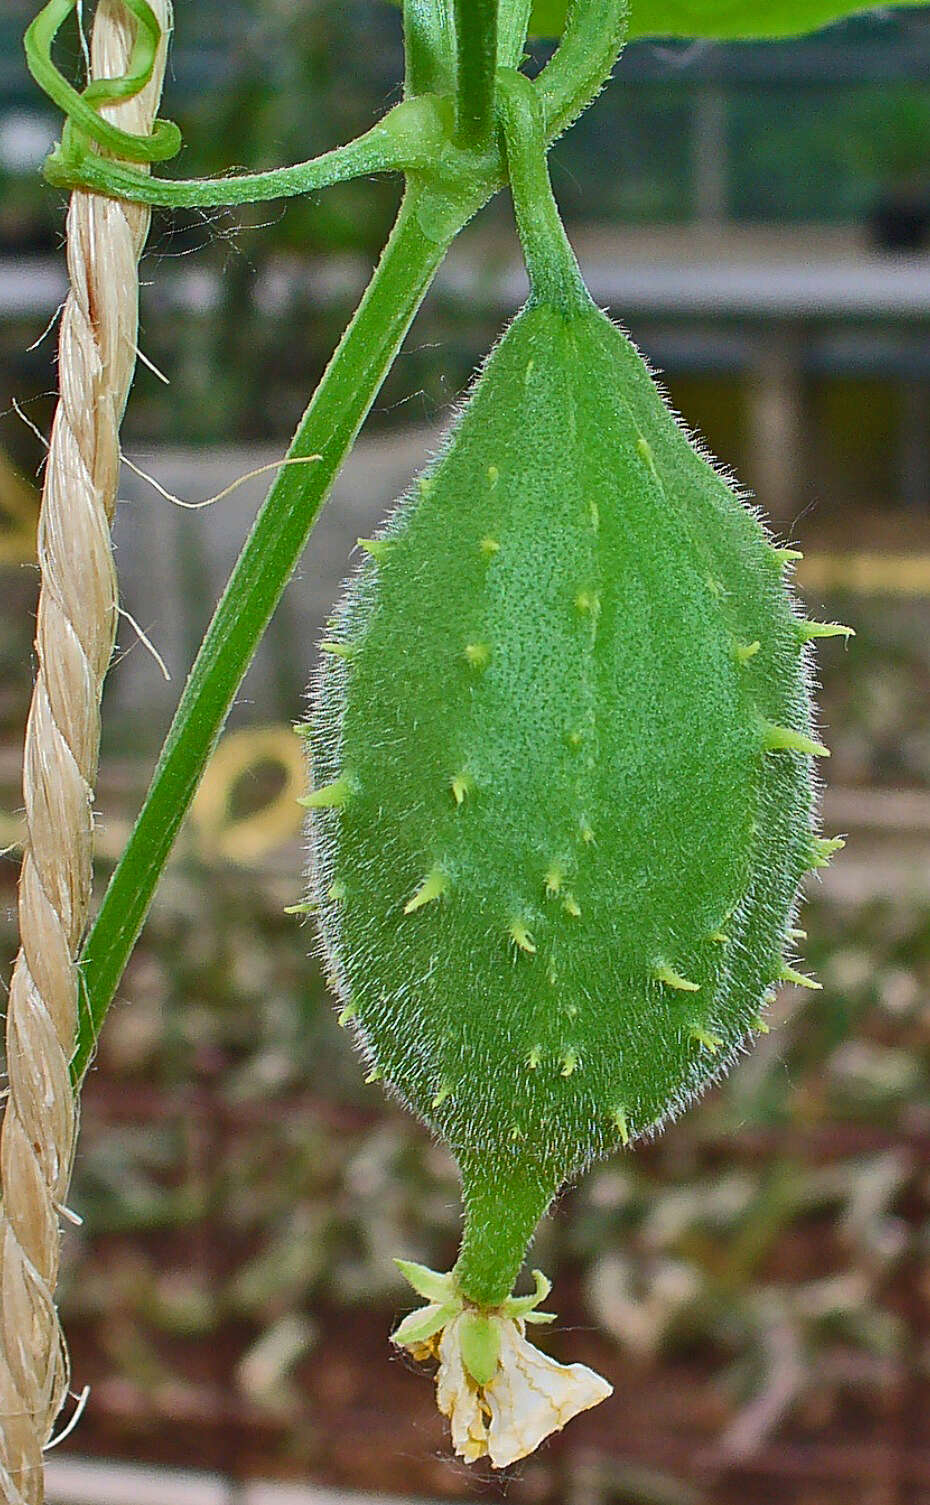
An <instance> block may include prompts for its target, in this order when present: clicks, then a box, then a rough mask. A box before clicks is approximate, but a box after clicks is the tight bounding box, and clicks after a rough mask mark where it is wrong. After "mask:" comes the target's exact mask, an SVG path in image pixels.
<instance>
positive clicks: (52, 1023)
mask: <svg viewBox="0 0 930 1505" xmlns="http://www.w3.org/2000/svg"><path fill="white" fill-rule="evenodd" d="M151 5H152V9H153V10H154V12H155V14H156V16H157V18H158V21H159V23H160V25H161V27H162V45H161V49H160V52H159V57H158V60H157V64H156V67H155V69H154V71H153V74H152V77H151V79H150V81H149V83H148V84H147V85H146V87H145V88H144V89H143V90H142V91H141V92H140V93H139V94H137V95H136V96H135V97H134V98H132V99H128V100H125V101H124V102H122V103H121V104H119V105H114V106H108V107H107V108H106V109H105V110H104V111H103V112H102V113H104V114H105V116H106V118H107V119H108V120H111V121H112V122H113V123H114V124H116V125H119V126H120V127H122V128H123V129H124V130H128V131H133V132H135V133H137V134H139V135H147V134H148V133H149V132H150V131H151V129H152V123H153V121H154V119H155V114H156V110H157V105H158V100H159V97H160V94H161V84H162V79H163V76H164V63H165V58H164V48H165V37H166V36H167V32H168V29H169V25H170V9H169V5H168V0H151ZM135 26H136V23H135V21H134V20H133V18H132V16H131V15H130V13H129V11H128V10H126V9H125V7H124V6H123V5H122V3H121V0H99V3H98V5H97V9H96V13H95V17H94V26H93V34H92V38H91V74H92V76H93V77H94V78H116V77H120V76H122V75H124V74H125V73H126V72H127V69H128V65H129V60H130V56H131V52H132V44H133V39H134V36H135ZM149 217H150V216H149V211H148V210H147V209H146V208H143V207H142V206H140V205H135V204H125V203H120V202H117V201H116V200H113V199H108V198H103V197H100V196H97V195H93V194H88V193H83V192H78V193H74V194H73V195H72V197H71V201H70V205H69V208H68V218H67V259H68V272H69V276H70V280H71V289H70V292H69V295H68V299H67V302H66V303H65V306H64V310H63V314H62V324H61V337H60V343H59V377H60V400H59V404H58V408H57V411H56V413H55V418H54V422H53V425H52V436H51V442H50V446H49V452H48V463H47V470H46V477H45V489H44V494H43V498H42V510H41V514H40V519H39V564H40V568H41V589H40V595H39V606H38V617H37V633H36V658H37V672H36V682H35V689H34V693H33V698H32V705H31V708H30V712H29V720H28V723H27V727H26V743H25V751H24V760H23V798H24V804H25V810H26V828H27V839H26V843H25V854H24V857H23V866H22V873H21V877H20V890H19V922H20V937H21V949H20V952H19V954H18V956H17V958H16V962H15V965H14V970H13V976H12V980H11V983H10V995H9V1004H8V1010H7V1025H6V1052H7V1071H8V1074H9V1087H10V1090H9V1098H8V1102H7V1108H6V1113H5V1115H4V1119H3V1126H2V1131H0V1177H2V1188H3V1205H2V1210H0V1492H2V1496H3V1499H4V1500H5V1501H7V1502H8V1505H41V1502H42V1500H43V1498H44V1484H43V1468H42V1458H43V1451H44V1450H45V1448H46V1447H47V1446H48V1443H49V1441H50V1439H51V1436H52V1431H53V1428H54V1425H55V1419H56V1417H57V1416H58V1413H59V1411H60V1409H61V1406H62V1404H63V1402H64V1400H65V1397H66V1394H67V1390H68V1382H69V1365H68V1354H67V1349H66V1346H65V1341H64V1336H63V1334H62V1331H61V1327H60V1324H59V1321H58V1314H57V1312H56V1309H55V1286H56V1282H57V1277H58V1266H59V1259H60V1246H61V1236H60V1217H61V1215H62V1208H63V1207H64V1204H65V1200H66V1197H67V1193H68V1184H69V1181H70V1177H71V1167H72V1162H73V1159H74V1149H75V1140H76V1135H77V1121H78V1115H77V1102H76V1099H75V1095H74V1091H73V1089H72V1084H71V1077H70V1071H69V1064H70V1060H71V1057H72V1054H73V1052H74V1045H75V1037H76V1032H77V1020H78V974H77V960H76V959H77V954H78V950H79V947H80V944H81V939H82V936H83V933H84V929H85V926H86V923H87V915H88V907H89V903H90V892H91V860H92V854H93V811H92V804H93V795H94V783H95V780H96V774H97V755H98V747H99V732H100V723H99V712H100V694H101V688H102V684H103V677H104V675H105V673H106V670H107V666H108V664H109V662H110V657H111V654H112V650H113V639H114V633H115V628H116V621H117V608H118V602H117V587H116V576H115V571H114V567H113V558H112V550H111V544H110V525H111V521H112V516H113V509H114V507H115V505H116V487H117V477H118V473H119V459H120V452H119V426H120V421H121V418H122V414H123V409H124V407H125V404H126V399H127V396H128V394H129V388H130V385H131V382H132V377H133V371H134V369H135V362H136V335H137V321H138V261H139V256H140V254H141V251H142V247H143V245H144V243H145V239H146V236H147V234H148V228H149Z"/></svg>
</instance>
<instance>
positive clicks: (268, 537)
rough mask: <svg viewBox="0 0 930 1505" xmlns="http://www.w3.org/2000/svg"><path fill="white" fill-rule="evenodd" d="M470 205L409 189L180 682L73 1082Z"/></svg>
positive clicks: (107, 922)
mask: <svg viewBox="0 0 930 1505" xmlns="http://www.w3.org/2000/svg"><path fill="white" fill-rule="evenodd" d="M476 207H477V205H476V204H475V203H474V202H473V201H468V202H466V203H465V204H464V205H463V204H461V203H456V204H454V205H453V204H451V203H450V202H449V201H445V200H437V199H436V198H435V196H433V195H431V194H429V193H427V192H422V191H418V190H417V189H415V188H411V189H408V193H407V196H406V197H405V199H404V203H403V205H402V206H401V211H400V214H399V215H398V219H397V223H396V225H395V227H394V231H393V233H392V235H391V238H390V240H389V241H388V244H387V246H386V248H385V251H384V254H383V256H382V258H381V261H380V263H379V265H378V268H377V270H376V272H375V275H374V277H373V278H372V281H371V283H370V285H369V287H368V290H367V292H366V293H365V296H364V298H363V299H362V302H361V304H360V305H359V308H358V311H357V312H356V314H355V317H354V319H353V320H352V323H351V324H350V325H349V327H348V329H347V330H346V333H345V334H344V336H343V338H342V341H341V342H340V344H339V347H338V349H337V350H336V353H335V355H334V356H333V358H332V360H331V362H330V364H329V366H328V368H327V370H326V374H325V375H324V377H323V380H322V382H321V383H320V386H319V387H318V388H317V391H316V393H315V395H314V397H313V399H312V401H311V403H310V406H309V407H308V409H307V411H306V413H305V414H304V417H303V420H302V422H301V425H300V427H299V429H298V430H297V434H296V436H295V438H294V441H293V443H292V445H291V448H290V450H289V452H288V453H289V457H290V458H297V457H304V456H309V455H319V456H320V459H319V463H318V464H308V465H297V466H287V467H285V468H283V469H282V470H281V471H280V472H279V474H278V477H277V479H276V481H275V483H274V485H273V486H272V487H271V490H270V491H269V493H268V496H267V498H266V500H265V502H264V504H263V506H262V508H261V510H260V512H259V513H258V516H257V517H256V519H255V523H254V525H253V527H252V530H251V532H250V534H249V537H248V539H247V541H246V543H245V546H244V548H243V550H242V553H241V555H240V556H239V560H238V562H237V564H236V567H235V569H234V570H233V573H232V575H231V576H230V579H229V582H228V584H227V586H226V589H225V591H224V592H223V595H222V598H221V600H220V602H219V605H218V606H217V608H216V612H215V613H214V616H213V620H212V622H211V623H210V626H209V628H208V630H207V634H206V637H205V638H204V641H203V643H202V645H201V648H200V652H199V653H198V655H197V659H196V661H195V663H194V666H193V668H192V670H191V673H190V677H189V678H188V681H187V684H186V686H185V688H184V693H183V695H182V697H181V701H180V704H179V705H178V709H177V711H176V713H175V717H174V721H173V722H172V726H171V730H170V731H169V733H168V737H167V740H166V742H165V745H164V747H163V749H162V754H161V757H160V759H159V762H158V766H157V768H156V770H155V773H154V776H153V779H152V783H151V786H150V788H149V791H148V794H147V796H146V799H145V803H144V805H143V807H142V811H141V813H140V815H139V818H138V820H137V822H136V825H135V827H134V829H133V832H132V835H131V836H130V838H129V843H128V845H127V847H126V850H125V852H124V853H123V856H122V859H121V861H120V863H119V866H118V867H117V869H116V871H115V872H114V874H113V877H112V879H111V880H110V885H109V887H108V889H107V892H106V895H105V897H104V900H103V904H102V906H101V909H100V912H99V914H98V915H97V918H96V921H95V922H94V925H93V928H92V930H91V931H90V934H89V935H88V937H87V942H86V944H85V946H84V951H83V954H82V958H81V964H82V979H83V1006H82V1009H81V1020H80V1027H79V1033H78V1041H77V1048H76V1051H75V1055H74V1059H73V1062H72V1077H73V1079H74V1081H75V1082H76V1083H78V1082H80V1080H81V1078H82V1076H83V1074H84V1072H85V1070H86V1069H87V1066H88V1063H89V1062H90V1059H91V1056H92V1054H93V1050H94V1045H95V1041H96V1039H97V1035H98V1033H99V1030H100V1026H101V1024H102V1022H103V1018H104V1015H105V1014H106V1012H107V1009H108V1008H109V1005H110V1002H111V1001H112V998H113V996H114V993H115V992H116V989H117V987H118V985H119V981H120V978H121V976H122V974H123V969H124V967H125V966H126V962H127V961H128V959H129V956H130V953H131V951H132V948H133V945H134V943H135V940H136V937H137V936H138V934H139V931H140V929H141V927H142V924H143V921H144V920H145V916H146V914H147V912H148V909H149V905H150V903H151V901H152V896H153V894H154V891H155V887H156V884H157V882H158V879H159V877H160V875H161V872H162V869H163V868H164V865H165V862H166V860H167V857H168V853H169V851H170V849H171V846H172V843H173V841H174V839H175V836H176V835H177V832H178V829H179V827H180V825H181V822H182V821H183V819H184V816H185V815H186V813H187V810H188V808H189V806H190V802H191V799H192V798H193V795H194V791H195V789H196V788H197V784H198V782H199V780H200V777H201V775H202V773H203V770H204V768H205V766H206V763H207V760H208V759H209V757H210V754H211V752H212V750H213V747H214V746H215V743H216V740H217V738H218V736H219V734H220V732H221V730H222V728H223V724H224V722H225V720H226V717H227V715H228V713H229V709H230V706H231V705H232V701H233V698H234V696H235V694H236V690H237V689H238V687H239V684H240V682H241V680H242V677H243V675H244V674H245V671H246V669H247V668H248V665H249V662H250V660H251V658H252V655H253V653H254V652H255V648H256V646H257V644H258V642H259V640H260V638H261V636H262V633H263V632H264V630H265V627H266V626H267V624H268V621H269V619H270V617H271V615H272V612H273V611H274V609H275V606H276V605H277V603H278V600H279V599H280V596H281V593H282V591H283V590H284V587H285V585H286V584H287V582H288V579H289V578H290V575H291V572H292V570H293V568H294V566H295V564H296V563H297V560H298V558H299V557H300V553H301V550H302V549H303V547H304V544H305V543H306V541H307V536H308V534H309V532H310V529H311V528H312V526H313V523H314V521H315V519H316V516H317V513H318V512H319V510H320V508H321V506H322V505H323V502H324V501H325V499H326V495H327V493H328V491H329V489H330V486H331V484H332V482H333V480H334V478H335V476H336V473H337V471H338V470H339V467H340V465H341V464H342V461H343V459H344V458H345V455H346V454H347V452H348V450H349V448H350V447H351V445H352V442H353V440H354V439H355V436H356V434H357V433H358V430H359V428H360V426H361V424H362V421H363V419H364V418H365V415H366V414H367V412H368V409H369V408H370V406H371V404H372V402H373V400H374V398H375V396H376V394H377V392H378V389H379V387H380V386H381V382H382V381H383V379H384V376H385V374H386V372H387V370H388V368H389V367H390V365H391V362H392V361H393V359H394V357H395V355H396V353H397V351H398V349H399V347H400V344H401V342H402V340H403V338H404V336H405V334H406V332H407V330H408V328H409V327H410V323H411V321H412V319H413V316H414V314H415V313H416V311H417V309H418V308H419V306H420V303H421V301H422V299H423V296H424V294H425V293H426V290H427V288H428V287H429V284H430V282H431V281H432V278H433V276H434V274H435V272H436V269H437V267H438V266H439V264H440V262H441V261H442V258H443V256H444V254H445V251H446V249H447V247H448V245H449V243H450V241H451V240H452V238H453V236H454V235H455V234H456V233H457V231H458V230H459V229H460V228H461V226H462V224H463V223H464V222H465V221H466V220H467V219H468V218H469V217H470V215H471V213H472V212H473V211H474V209H475V208H476Z"/></svg>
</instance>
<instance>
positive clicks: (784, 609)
mask: <svg viewBox="0 0 930 1505" xmlns="http://www.w3.org/2000/svg"><path fill="white" fill-rule="evenodd" d="M366 548H367V551H368V552H367V557H366V558H365V561H364V563H363V564H362V566H361V568H360V570H359V571H358V572H357V573H356V575H355V576H354V577H353V579H352V580H351V581H350V582H349V584H348V587H347V589H346V593H345V595H344V598H343V600H342V603H341V605H340V606H339V608H338V610H337V612H336V615H335V617H334V619H333V622H332V624H331V632H330V635H329V641H328V643H326V644H324V648H325V649H327V650H328V651H327V652H325V653H324V656H323V662H322V668H321V669H320V671H319V674H318V676H317V679H316V682H315V686H314V690H313V697H312V711H311V716H310V720H309V726H308V735H309V740H310V748H311V758H312V779H313V793H311V795H310V796H309V797H308V800H307V803H308V805H310V806H311V817H310V833H311V842H312V854H313V856H312V874H311V883H312V895H311V897H312V898H313V899H314V900H315V901H316V902H317V904H318V905H319V911H320V925H321V933H322V937H323V945H324V949H325V954H326V957H327V959H328V962H329V965H330V969H331V972H332V974H333V975H334V977H335V979H336V982H337V985H338V989H339V992H340V994H341V996H342V1001H343V1005H344V1013H345V1014H346V1016H347V1017H351V1021H352V1026H353V1028H354V1030H355V1031H356V1033H357V1038H358V1042H359V1044H360V1046H361V1048H362V1050H363V1051H364V1053H365V1055H366V1057H367V1059H368V1060H369V1062H370V1065H371V1068H372V1072H373V1074H376V1075H378V1076H380V1077H382V1078H383V1079H384V1081H385V1083H386V1084H387V1085H388V1086H389V1087H390V1088H391V1089H392V1090H393V1091H394V1092H396V1093H397V1094H398V1095H399V1096H400V1097H401V1098H402V1099H403V1100H404V1101H405V1102H407V1103H408V1104H409V1105H410V1106H411V1107H412V1108H413V1110H414V1111H415V1112H416V1113H418V1114H419V1115H420V1117H421V1118H422V1119H424V1120H425V1121H426V1122H427V1123H428V1124H429V1125H430V1126H431V1127H432V1128H433V1129H434V1130H435V1131H436V1132H437V1133H438V1134H439V1135H440V1136H441V1137H442V1138H443V1139H444V1140H445V1141H446V1143H447V1144H448V1145H449V1146H450V1147H451V1149H452V1151H453V1152H454V1154H455V1156H456V1158H457V1160H458V1162H459V1165H460V1168H461V1171H462V1178H463V1186H464V1194H465V1203H466V1230H465V1238H464V1244H463V1251H462V1255H461V1258H460V1261H459V1265H458V1266H457V1267H456V1274H457V1279H458V1283H459V1287H460V1289H461V1291H462V1292H463V1293H464V1296H465V1297H466V1298H467V1299H468V1300H470V1301H472V1302H474V1303H476V1305H478V1306H479V1307H482V1308H491V1307H493V1306H495V1304H498V1303H500V1302H501V1301H503V1300H504V1299H505V1297H506V1296H507V1295H508V1293H509V1292H510V1289H511V1286H512V1284H513V1280H514V1278H515V1276H516V1273H517V1271H518V1269H519V1267H520V1264H521V1262H522V1258H523V1254H524V1251H525V1247H526V1245H527V1243H528V1241H529V1239H530V1238H531V1236H532V1233H533V1229H534V1228H535V1225H536V1223H537V1221H538V1219H539V1217H540V1216H541V1215H542V1213H543V1212H544V1211H545V1208H546V1207H547V1205H548V1203H549V1202H550V1200H551V1198H552V1197H553V1196H554V1194H555V1193H556V1192H557V1190H558V1188H559V1187H560V1186H561V1185H562V1184H563V1183H564V1182H565V1181H566V1180H567V1179H568V1178H569V1177H571V1176H573V1175H574V1174H576V1173H577V1172H578V1171H579V1170H580V1169H581V1168H583V1167H584V1166H585V1164H586V1163H587V1162H589V1161H590V1160H591V1159H592V1158H593V1157H595V1156H599V1155H603V1154H604V1153H606V1152H608V1151H610V1150H612V1149H614V1148H615V1147H617V1146H619V1145H621V1144H626V1143H627V1142H628V1141H629V1140H631V1139H632V1138H634V1137H636V1136H639V1135H642V1134H646V1133H648V1132H650V1131H653V1130H655V1129H656V1128H657V1127H658V1126H660V1125H661V1124H662V1122H663V1121H664V1120H665V1119H667V1118H668V1117H669V1116H670V1115H674V1114H676V1113H677V1112H679V1111H680V1110H681V1109H682V1108H683V1107H684V1106H685V1105H686V1104H687V1103H688V1101H689V1100H690V1099H691V1098H692V1097H693V1096H694V1094H695V1093H697V1092H698V1091H700V1089H701V1088H702V1087H704V1086H705V1085H706V1084H707V1083H708V1082H709V1081H710V1080H712V1079H713V1078H714V1077H715V1076H717V1075H719V1074H720V1072H721V1071H722V1070H723V1069H724V1068H725V1067H726V1066H727V1064H728V1063H729V1062H730V1061H731V1060H732V1059H733V1057H734V1056H735V1055H736V1054H737V1052H738V1051H739V1050H740V1048H741V1046H742V1045H743V1043H744V1042H745V1041H747V1040H748V1038H749V1037H750V1036H751V1035H752V1033H753V1031H754V1030H757V1029H758V1028H760V1027H761V1017H760V1010H762V1009H763V1008H764V1005H765V1002H766V1000H767V998H768V996H769V994H770V991H771V989H772V987H773V985H774V984H775V983H776V982H777V981H778V980H779V978H780V977H782V976H784V975H785V972H786V962H785V952H786V948H788V947H790V936H791V926H792V922H793V911H794V908H795V903H796V896H797V892H798V885H799V883H800V880H801V878H802V875H803V874H804V872H805V870H806V869H808V868H810V867H811V866H813V865H815V864H816V861H817V853H818V851H819V848H818V846H817V844H816V841H815V837H814V834H813V807H814V799H813V792H812V778H811V766H812V757H813V756H814V755H816V754H818V753H825V752H826V749H824V748H822V747H821V746H820V745H819V743H818V742H817V741H816V739H815V738H814V735H813V732H812V726H811V704H810V697H809V691H808V672H807V662H806V659H807V652H808V650H807V648H806V643H807V640H808V639H809V638H810V637H811V636H812V635H813V633H814V630H815V629H813V627H812V626H811V625H809V624H805V623H804V622H802V621H801V620H800V618H799V616H798V613H797V611H796V609H795V606H794V603H793V600H792V597H791V594H790V591H789V589H788V587H787V585H786V582H785V578H784V577H785V571H786V568H787V564H788V561H787V560H786V558H785V551H779V550H778V549H776V548H775V547H774V546H773V544H772V542H771V540H770V538H769V537H768V536H767V534H766V532H765V530H764V529H763V527H762V525H761V524H760V522H759V521H758V519H757V517H756V516H755V515H754V513H753V512H752V511H751V510H750V509H749V508H748V507H747V506H746V505H745V504H744V503H743V501H742V500H741V499H740V498H739V496H738V495H737V494H736V493H735V492H734V490H733V489H732V487H731V486H730V485H729V484H728V483H727V481H726V480H725V479H724V478H723V477H722V476H721V475H720V474H719V473H718V472H717V471H715V470H714V468H713V466H712V465H711V464H710V463H709V461H708V460H707V459H706V458H705V456H704V455H703V454H702V453H701V452H700V450H699V449H698V448H697V447H696V446H695V445H694V444H693V443H692V442H691V441H690V440H689V438H688V436H687V435H686V434H685V432H684V431H683V429H682V428H681V427H680V426H679V424H678V423H677V422H676V420H675V418H674V416H673V415H672V414H671V413H670V411H669V409H668V408H667V406H666V404H665V403H664V401H663V399H662V397H661V395H660V393H659V391H658V390H657V388H656V386H655V384H654V382H653V380H652V378H651V377H650V375H649V372H648V371H647V369H646V367H645V365H644V364H643V362H642V360H641V359H640V357H639V355H638V353H637V352H636V351H635V349H634V348H633V346H632V345H631V344H630V342H629V341H628V340H627V339H626V337H625V336H624V335H623V334H622V333H621V331H620V330H619V329H617V328H616V327H615V326H614V325H612V324H611V323H610V322H609V320H608V319H606V318H605V317H604V316H603V315H602V314H601V313H600V312H599V311H598V310H596V309H595V308H594V307H593V306H588V307H585V308H580V309H579V308H572V309H570V310H567V311H566V310H561V309H558V308H556V307H553V306H551V305H549V304H548V303H538V302H537V303H534V302H531V303H530V304H529V305H528V306H527V307H526V308H525V309H524V311H523V312H522V313H521V314H520V315H519V316H518V317H517V319H516V320H515V321H514V323H513V324H512V325H511V327H510V329H509V330H508V332H507V334H506V335H505V336H504V338H503V339H502V340H501V342H500V344H499V345H498V346H497V348H496V350H495V351H494V352H493V354H492V355H491V356H490V358H489V359H488V361H487V364H486V366H485V369H484V371H483V373H482V375H481V376H480V378H479V380H478V381H477V383H476V385H475V387H474V390H473V392H472V394H471V396H470V397H469V399H468V402H467V404H466V405H465V407H464V409H463V410H462V412H461V414H460V415H459V418H458V421H457V423H456V424H455V426H454V428H453V430H452V433H451V435H450V437H449V440H448V442H447V444H446V446H445V449H444V450H443V452H442V454H441V456H440V457H439V459H438V460H437V461H436V462H435V463H434V464H433V465H432V466H431V467H430V469H429V470H428V471H427V472H426V473H425V475H423V476H422V477H421V479H420V480H419V481H418V482H417V483H416V484H415V485H414V487H413V488H412V490H411V492H410V494H409V495H408V496H407V497H406V498H405V499H404V500H402V501H401V503H400V504H399V506H398V507H397V509H396V511H395V512H394V513H393V515H392V516H391V518H390V519H389V521H388V524H387V526H386V528H385V530H384V532H383V534H382V535H381V536H380V537H379V538H378V539H376V540H374V541H372V542H371V543H369V544H367V545H366ZM789 970H790V969H789ZM798 975H799V974H798Z"/></svg>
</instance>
